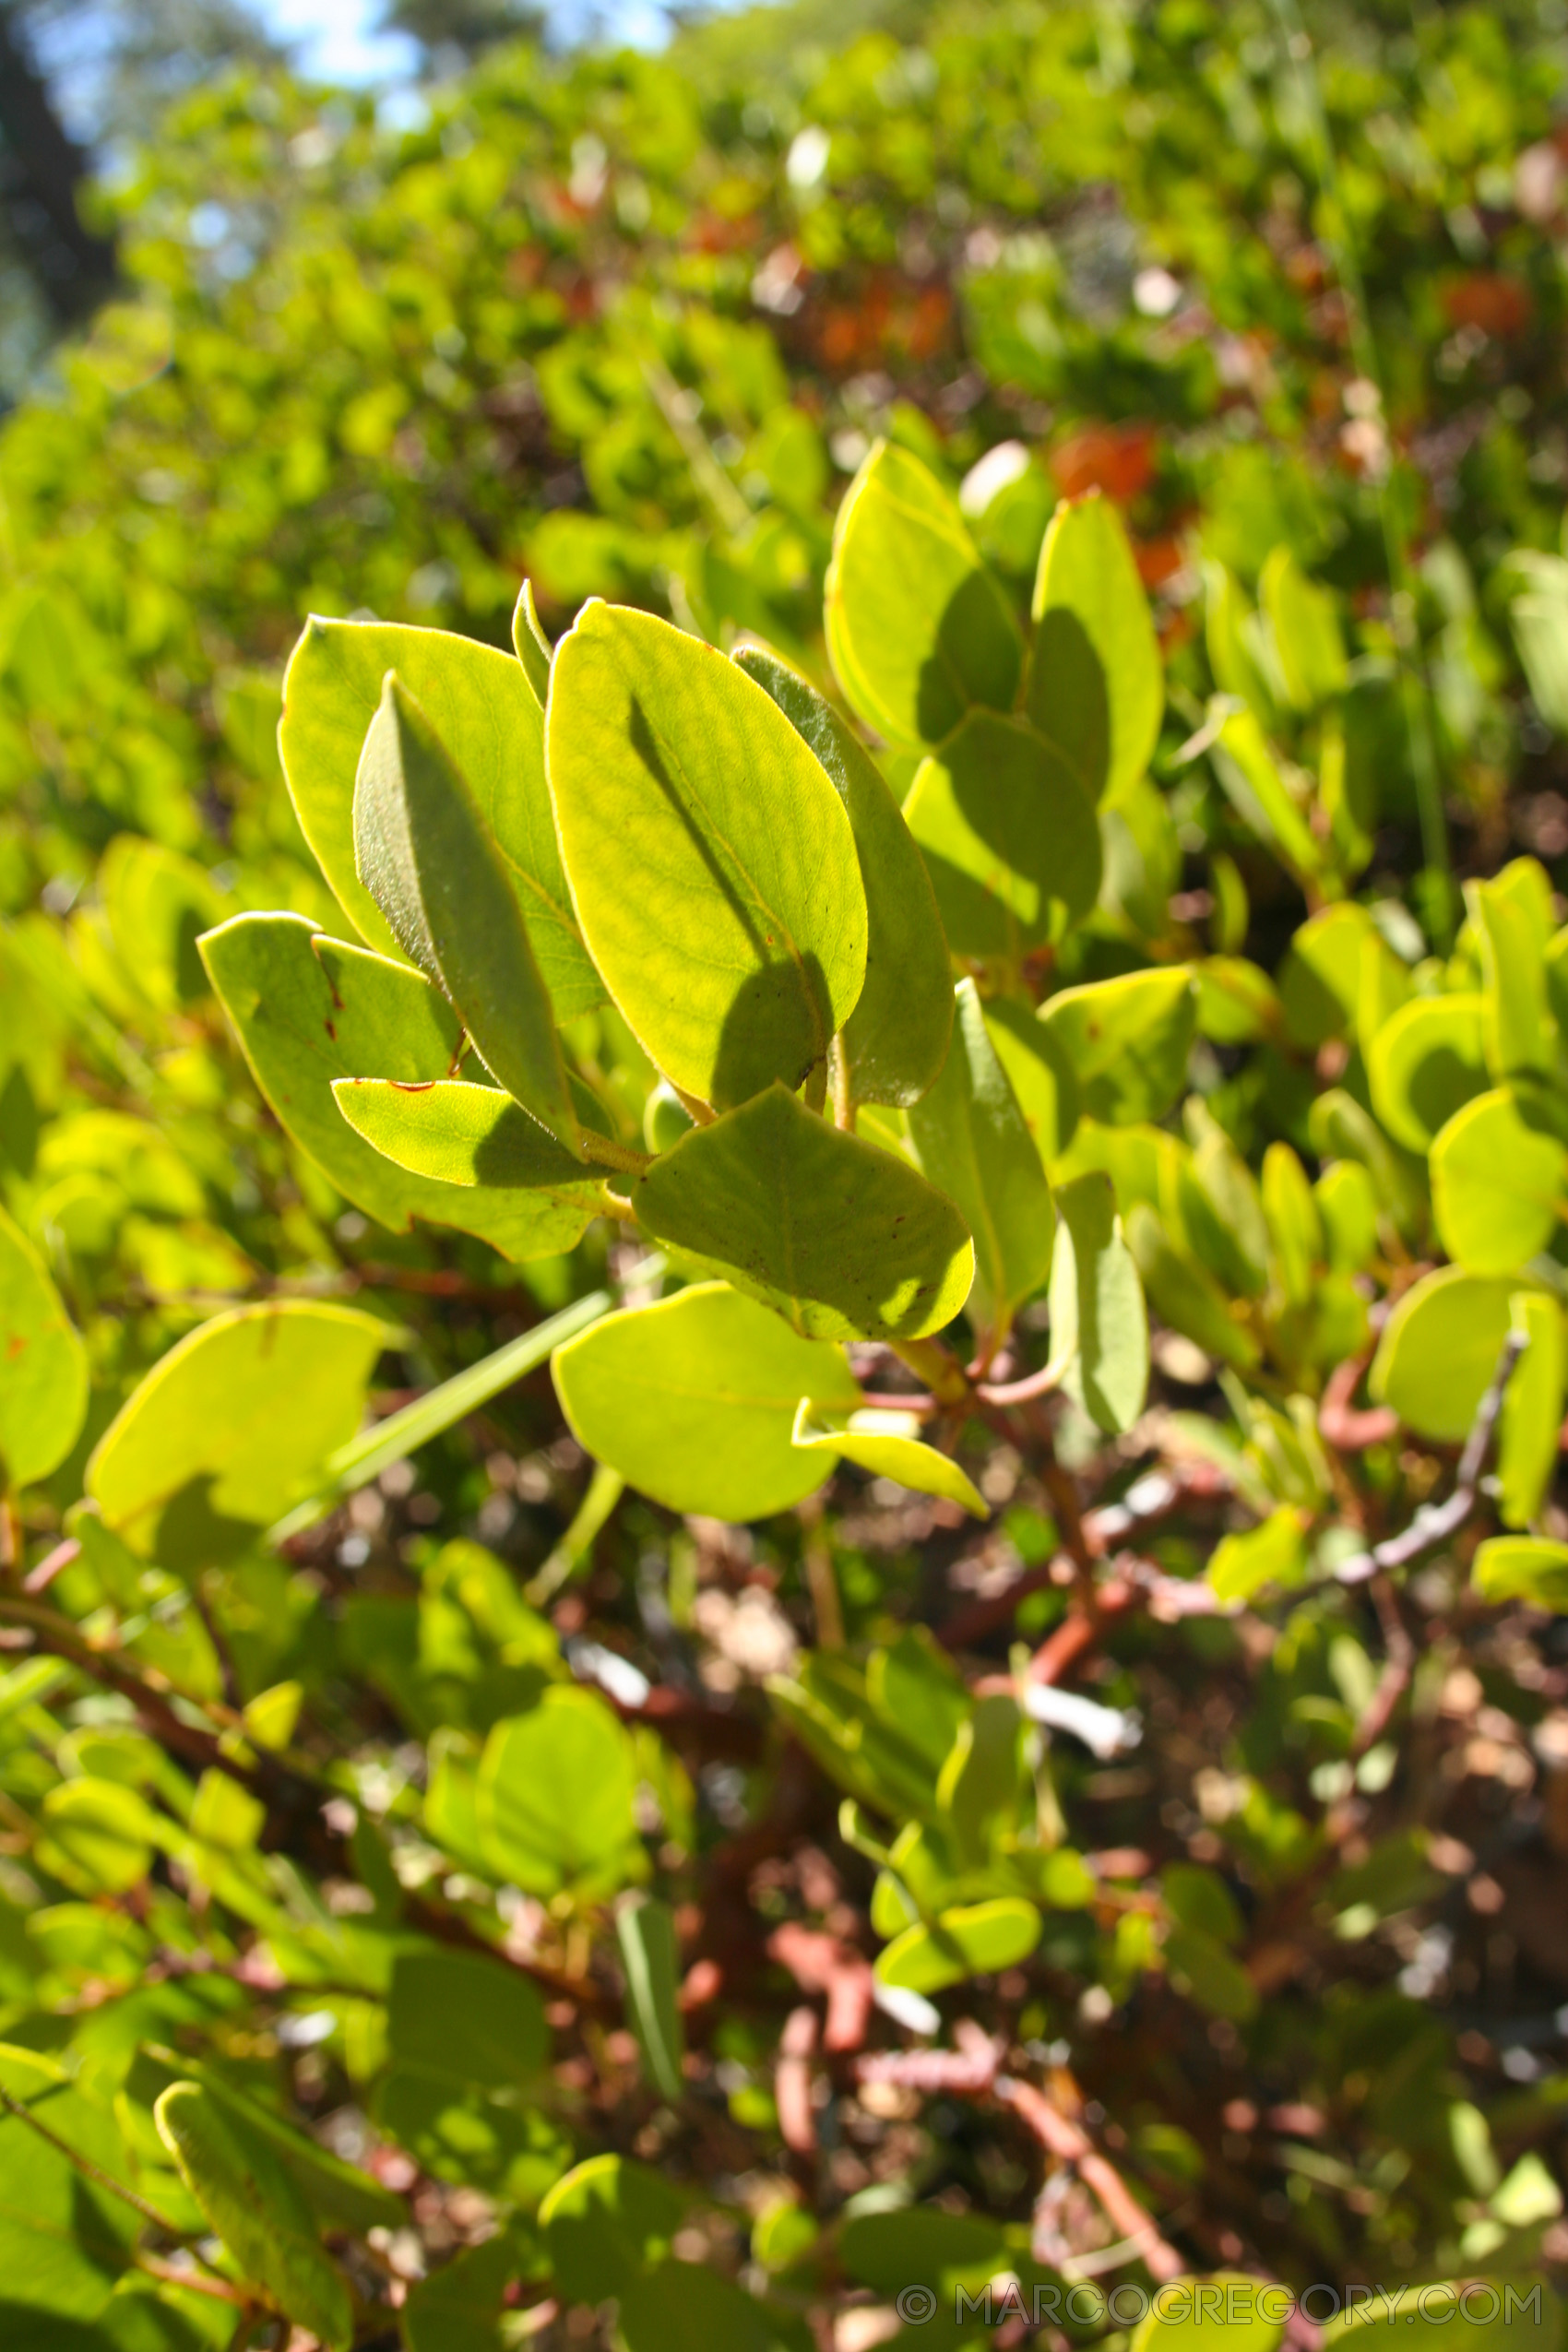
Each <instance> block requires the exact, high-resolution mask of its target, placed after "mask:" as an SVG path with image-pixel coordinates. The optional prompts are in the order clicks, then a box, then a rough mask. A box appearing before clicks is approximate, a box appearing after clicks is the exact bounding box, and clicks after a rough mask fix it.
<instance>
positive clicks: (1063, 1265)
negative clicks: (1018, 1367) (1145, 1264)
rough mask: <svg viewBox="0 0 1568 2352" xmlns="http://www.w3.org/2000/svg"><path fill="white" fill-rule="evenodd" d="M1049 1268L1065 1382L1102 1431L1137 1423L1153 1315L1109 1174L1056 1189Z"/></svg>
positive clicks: (1055, 1347)
mask: <svg viewBox="0 0 1568 2352" xmlns="http://www.w3.org/2000/svg"><path fill="white" fill-rule="evenodd" d="M1056 1213H1057V1217H1058V1218H1059V1219H1060V1222H1059V1223H1058V1225H1057V1229H1056V1246H1055V1253H1054V1258H1053V1263H1052V1265H1051V1359H1052V1360H1053V1361H1055V1360H1058V1359H1059V1358H1061V1357H1063V1356H1064V1357H1065V1358H1066V1368H1065V1371H1064V1372H1063V1376H1062V1385H1063V1388H1064V1389H1065V1390H1066V1392H1067V1394H1068V1396H1072V1397H1074V1398H1075V1400H1076V1401H1077V1403H1078V1404H1079V1405H1081V1406H1082V1407H1083V1408H1084V1410H1085V1412H1086V1413H1087V1415H1088V1416H1089V1419H1090V1420H1092V1421H1094V1422H1095V1423H1096V1425H1097V1426H1098V1427H1099V1428H1100V1429H1103V1430H1109V1431H1111V1432H1112V1433H1115V1434H1119V1433H1120V1432H1121V1431H1123V1430H1129V1429H1131V1428H1132V1426H1133V1423H1134V1421H1135V1420H1137V1418H1138V1415H1139V1414H1140V1413H1141V1412H1142V1411H1143V1409H1144V1399H1145V1397H1146V1395H1147V1393H1148V1313H1147V1310H1146V1307H1145V1305H1144V1290H1143V1284H1142V1283H1141V1282H1140V1281H1139V1280H1138V1269H1137V1267H1136V1266H1135V1265H1134V1263H1133V1253H1132V1252H1131V1251H1130V1250H1129V1249H1128V1247H1127V1244H1126V1242H1125V1241H1123V1238H1122V1220H1121V1218H1119V1217H1118V1216H1117V1214H1116V1195H1115V1193H1114V1191H1113V1190H1112V1188H1111V1179H1110V1177H1109V1176H1105V1175H1100V1174H1099V1173H1091V1174H1089V1175H1086V1176H1078V1177H1075V1179H1074V1180H1073V1182H1071V1183H1070V1184H1063V1185H1061V1186H1059V1187H1058V1189H1057V1193H1056Z"/></svg>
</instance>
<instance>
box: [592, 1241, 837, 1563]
mask: <svg viewBox="0 0 1568 2352" xmlns="http://www.w3.org/2000/svg"><path fill="white" fill-rule="evenodd" d="M552 1372H553V1373H554V1378H555V1388H556V1393H557V1395H558V1396H559V1397H560V1399H561V1407H562V1410H563V1411H564V1414H565V1416H566V1419H567V1421H568V1422H569V1423H570V1425H571V1429H572V1433H573V1435H574V1436H575V1437H576V1440H577V1442H578V1443H579V1444H581V1445H583V1446H584V1447H586V1449H587V1450H588V1453H590V1454H592V1455H597V1457H598V1458H599V1460H600V1461H601V1462H605V1463H608V1464H609V1465H610V1467H612V1469H616V1470H619V1472H620V1473H621V1475H622V1477H623V1478H624V1479H625V1480H626V1482H627V1484H628V1485H630V1486H635V1487H637V1488H640V1490H641V1491H642V1492H643V1493H644V1494H648V1495H651V1496H652V1497H653V1499H654V1501H655V1502H657V1503H664V1504H665V1505H666V1506H667V1507H668V1508H669V1509H670V1510H671V1511H697V1512H703V1513H705V1514H707V1515H708V1516H709V1517H711V1518H715V1519H734V1520H744V1519H762V1518H766V1517H767V1516H768V1515H769V1514H770V1513H772V1512H775V1511H787V1510H788V1509H789V1508H790V1504H791V1503H799V1502H800V1501H801V1499H802V1496H804V1495H807V1494H810V1493H812V1492H813V1491H814V1489H815V1488H817V1487H819V1486H820V1485H821V1484H822V1482H823V1480H824V1479H826V1477H827V1475H828V1472H829V1470H830V1469H831V1467H832V1465H831V1463H830V1462H828V1461H827V1460H826V1458H825V1457H823V1456H820V1455H814V1454H812V1453H809V1452H802V1450H800V1449H799V1448H797V1447H796V1446H795V1445H794V1444H793V1443H792V1442H791V1440H792V1432H793V1430H794V1423H795V1409H796V1407H797V1406H798V1405H799V1403H800V1401H801V1399H802V1396H806V1397H809V1398H811V1399H812V1401H813V1402H814V1403H816V1404H820V1405H825V1406H827V1407H829V1408H838V1409H840V1410H842V1411H847V1412H848V1411H853V1410H854V1408H855V1407H856V1406H858V1405H859V1404H860V1402H861V1391H860V1387H859V1384H858V1383H857V1382H856V1380H855V1377H854V1375H853V1373H852V1372H850V1370H849V1365H848V1364H847V1363H846V1362H845V1361H844V1359H843V1357H842V1356H841V1355H840V1354H839V1352H838V1350H837V1348H828V1347H825V1346H823V1345H822V1344H821V1342H820V1341H816V1340H811V1339H802V1338H800V1337H799V1336H797V1335H796V1334H795V1333H794V1332H792V1331H791V1330H790V1328H789V1327H788V1325H787V1324H783V1323H781V1322H780V1321H779V1319H778V1316H777V1315H776V1314H775V1313H772V1311H771V1310H770V1309H769V1308H766V1307H760V1306H758V1305H757V1304H756V1303H755V1302H754V1301H753V1300H750V1299H743V1298H742V1297H741V1295H740V1293H739V1292H738V1291H736V1290H731V1289H730V1287H729V1285H728V1284H727V1283H722V1282H714V1283H704V1284H701V1285H699V1286H697V1287H696V1288H695V1289H690V1290H683V1291H681V1292H680V1293H679V1295H678V1296H677V1297H675V1298H673V1299H666V1300H664V1301H662V1302H661V1303H660V1304H659V1306H656V1307H646V1308H642V1309H639V1310H638V1311H636V1313H624V1314H613V1315H606V1316H605V1318H604V1319H603V1321H602V1322H600V1323H597V1324H594V1325H593V1327H592V1328H591V1330H588V1331H586V1332H584V1333H582V1334H581V1335H580V1336H578V1337H577V1338H576V1339H572V1340H568V1341H567V1343H566V1345H565V1346H564V1348H557V1349H556V1351H555V1355H554V1358H553V1360H552Z"/></svg>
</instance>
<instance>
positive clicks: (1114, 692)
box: [1028, 492, 1165, 801]
mask: <svg viewBox="0 0 1568 2352" xmlns="http://www.w3.org/2000/svg"><path fill="white" fill-rule="evenodd" d="M1033 615H1034V623H1035V643H1034V654H1033V658H1032V659H1031V662H1030V665H1029V685H1028V713H1029V717H1030V719H1032V720H1033V721H1034V724H1035V726H1036V727H1037V728H1038V729H1039V732H1040V733H1041V734H1042V735H1043V736H1044V737H1045V739H1046V741H1047V742H1049V743H1051V744H1052V745H1053V746H1054V747H1055V749H1056V750H1057V751H1059V752H1060V753H1061V754H1062V756H1063V759H1064V760H1065V761H1066V762H1067V764H1068V766H1070V767H1071V768H1072V769H1073V771H1074V773H1075V775H1076V777H1077V778H1078V780H1079V782H1080V783H1081V784H1082V785H1083V787H1084V789H1085V790H1086V791H1087V793H1088V795H1089V797H1090V799H1091V800H1095V801H1098V800H1099V799H1100V798H1101V796H1102V795H1103V797H1104V798H1105V799H1106V800H1108V801H1115V800H1117V799H1119V798H1120V797H1121V796H1122V795H1123V793H1125V792H1127V791H1128V790H1131V788H1132V787H1133V786H1134V784H1135V783H1136V782H1137V780H1138V778H1140V777H1141V776H1142V775H1143V773H1144V771H1145V769H1146V767H1147V766H1148V764H1149V761H1150V759H1151V758H1152V757H1153V755H1154V747H1155V745H1156V743H1157V742H1158V741H1159V722H1160V719H1161V718H1162V717H1163V715H1164V711H1165V671H1164V669H1163V666H1162V665H1161V662H1160V659H1159V640H1158V637H1157V636H1155V632H1154V621H1153V618H1152V616H1151V615H1150V612H1149V609H1148V597H1147V595H1146V593H1145V589H1144V584H1143V582H1142V580H1141V579H1140V578H1139V576H1138V567H1137V564H1136V562H1135V561H1134V555H1133V550H1132V547H1131V545H1130V544H1129V542H1128V539H1127V533H1126V530H1125V529H1124V528H1123V522H1122V517H1121V516H1120V515H1119V514H1118V513H1117V511H1116V508H1115V507H1114V506H1113V505H1112V504H1111V501H1110V499H1108V498H1102V497H1100V495H1099V493H1098V492H1094V493H1090V495H1089V496H1088V497H1087V498H1080V499H1070V500H1063V503H1062V505H1060V506H1058V508H1057V509H1056V513H1055V515H1054V516H1053V517H1052V518H1051V528H1050V529H1049V530H1048V531H1047V532H1046V535H1045V541H1044V544H1043V546H1042V547H1041V549H1040V551H1039V571H1038V572H1037V574H1036V575H1035V592H1034V607H1033Z"/></svg>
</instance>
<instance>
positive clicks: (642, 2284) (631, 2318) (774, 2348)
mask: <svg viewBox="0 0 1568 2352" xmlns="http://www.w3.org/2000/svg"><path fill="white" fill-rule="evenodd" d="M616 2323H617V2329H618V2332H619V2334H620V2336H621V2338H622V2341H623V2342H624V2345H625V2347H626V2352H691V2347H692V2346H693V2345H698V2344H701V2345H710V2346H719V2345H722V2346H723V2347H724V2352H797V2346H798V2343H799V2338H798V2336H797V2334H796V2332H795V2330H794V2329H793V2328H792V2327H790V2328H786V2326H784V2325H783V2324H781V2323H780V2322H778V2321H777V2320H776V2319H775V2318H774V2316H773V2315H772V2314H771V2313H770V2312H769V2311H768V2310H767V2309H766V2306H765V2305H763V2304H761V2303H759V2302H758V2301H757V2300H756V2299H755V2298H754V2296H751V2295H748V2294H746V2293H745V2292H744V2291H743V2289H742V2288H741V2287H736V2286H734V2285H732V2284H731V2281H730V2280H729V2279H727V2278H721V2277H720V2276H719V2273H718V2272H717V2271H712V2270H709V2269H707V2267H706V2266H705V2265H704V2264H702V2263H682V2262H675V2263H660V2264H659V2267H658V2269H657V2270H652V2271H648V2272H646V2273H645V2274H643V2275H641V2276H639V2277H636V2278H633V2279H630V2280H628V2282H627V2284H626V2286H625V2287H624V2290H623V2292H622V2295H621V2298H620V2302H619V2307H618V2310H617V2314H616Z"/></svg>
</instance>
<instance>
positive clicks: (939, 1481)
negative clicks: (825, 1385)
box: [792, 1399, 991, 1519]
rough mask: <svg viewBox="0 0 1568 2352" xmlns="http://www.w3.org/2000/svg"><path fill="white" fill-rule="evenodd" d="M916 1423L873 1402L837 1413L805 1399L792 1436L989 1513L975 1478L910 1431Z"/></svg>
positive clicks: (920, 1490)
mask: <svg viewBox="0 0 1568 2352" xmlns="http://www.w3.org/2000/svg"><path fill="white" fill-rule="evenodd" d="M912 1425H913V1416H912V1415H910V1414H909V1413H898V1412H877V1411H873V1409H871V1408H866V1409H864V1410H863V1411H861V1412H858V1413H834V1412H829V1411H827V1410H826V1409H825V1408H823V1407H821V1406H817V1405H813V1404H812V1403H811V1402H810V1400H809V1399H802V1404H801V1407H800V1409H799V1411H798V1412H797V1413H796V1415H795V1426H794V1430H793V1432H792V1436H793V1441H794V1443H795V1444H797V1445H799V1446H802V1447H808V1448H809V1447H812V1446H819V1447H821V1448H823V1449H824V1450H825V1451H826V1452H829V1453H832V1454H840V1455H843V1457H844V1459H845V1460H846V1461H848V1462H858V1463H859V1464H860V1467H861V1469H862V1470H870V1471H871V1472H872V1474H873V1477H875V1478H879V1479H893V1480H894V1481H895V1482H896V1484H897V1485H899V1486H907V1487H909V1488H910V1489H912V1491H914V1492H915V1493H917V1494H939V1495H941V1496H943V1497H944V1499H945V1500H946V1501H947V1502H949V1503H958V1504H959V1505H960V1506H961V1507H962V1508H963V1509H964V1510H966V1511H968V1512H969V1513H970V1514H971V1515H972V1516H973V1517H975V1518H977V1519H989V1518H990V1516H991V1511H990V1507H989V1505H988V1504H987V1503H986V1501H985V1499H984V1497H983V1496H982V1495H981V1494H980V1491H979V1489H978V1488H977V1487H976V1486H975V1485H974V1483H973V1481H972V1480H971V1479H967V1478H966V1477H965V1476H964V1473H963V1471H962V1470H961V1469H960V1468H959V1467H958V1465H957V1464H956V1462H954V1461H950V1460H949V1459H948V1457H947V1455H945V1454H939V1453H938V1452H937V1450H936V1448H935V1446H934V1445H926V1444H923V1443H921V1440H920V1439H919V1438H917V1437H915V1436H913V1435H911V1433H910V1432H911V1429H912Z"/></svg>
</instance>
